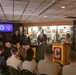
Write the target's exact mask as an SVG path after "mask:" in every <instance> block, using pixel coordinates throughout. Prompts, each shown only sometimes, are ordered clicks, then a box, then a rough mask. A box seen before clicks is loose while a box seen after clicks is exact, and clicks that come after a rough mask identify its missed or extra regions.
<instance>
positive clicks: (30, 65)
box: [22, 48, 37, 73]
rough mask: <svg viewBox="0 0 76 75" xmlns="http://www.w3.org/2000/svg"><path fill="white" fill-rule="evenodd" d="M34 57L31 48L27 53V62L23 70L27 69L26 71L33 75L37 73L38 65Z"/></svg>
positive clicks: (24, 63) (23, 65)
mask: <svg viewBox="0 0 76 75" xmlns="http://www.w3.org/2000/svg"><path fill="white" fill-rule="evenodd" d="M33 56H34V51H33V50H32V49H31V48H29V49H28V50H27V51H26V58H25V61H24V62H23V64H22V68H23V69H26V70H28V71H30V72H32V73H35V70H36V65H37V64H36V62H35V61H33Z"/></svg>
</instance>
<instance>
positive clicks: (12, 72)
mask: <svg viewBox="0 0 76 75" xmlns="http://www.w3.org/2000/svg"><path fill="white" fill-rule="evenodd" d="M0 75H36V74H33V73H32V72H30V71H28V70H26V69H24V70H22V71H21V72H20V73H19V71H18V70H16V69H15V68H13V67H11V66H8V67H7V71H6V73H4V71H3V69H2V67H0ZM40 75H46V74H40Z"/></svg>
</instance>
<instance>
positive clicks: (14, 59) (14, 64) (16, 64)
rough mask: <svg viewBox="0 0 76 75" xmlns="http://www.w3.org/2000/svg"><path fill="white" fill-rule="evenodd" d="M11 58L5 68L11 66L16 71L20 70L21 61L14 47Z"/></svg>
mask: <svg viewBox="0 0 76 75" xmlns="http://www.w3.org/2000/svg"><path fill="white" fill-rule="evenodd" d="M10 52H11V55H12V56H11V57H9V58H8V59H7V66H11V67H13V68H15V69H16V70H21V69H22V61H21V60H19V59H18V55H19V51H18V49H17V48H16V47H13V48H12V49H11V51H10Z"/></svg>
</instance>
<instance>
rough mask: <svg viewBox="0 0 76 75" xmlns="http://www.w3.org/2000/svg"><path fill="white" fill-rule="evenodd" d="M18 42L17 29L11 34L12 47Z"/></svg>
mask: <svg viewBox="0 0 76 75" xmlns="http://www.w3.org/2000/svg"><path fill="white" fill-rule="evenodd" d="M19 43H20V34H19V30H16V31H15V33H14V34H13V35H12V44H13V47H16V46H17V44H19Z"/></svg>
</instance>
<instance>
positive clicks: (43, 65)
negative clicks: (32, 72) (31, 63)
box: [38, 59, 61, 75]
mask: <svg viewBox="0 0 76 75" xmlns="http://www.w3.org/2000/svg"><path fill="white" fill-rule="evenodd" d="M38 72H39V74H47V75H58V74H59V73H61V66H60V65H59V64H57V63H53V62H51V61H49V60H46V59H44V60H41V61H39V63H38Z"/></svg>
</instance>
